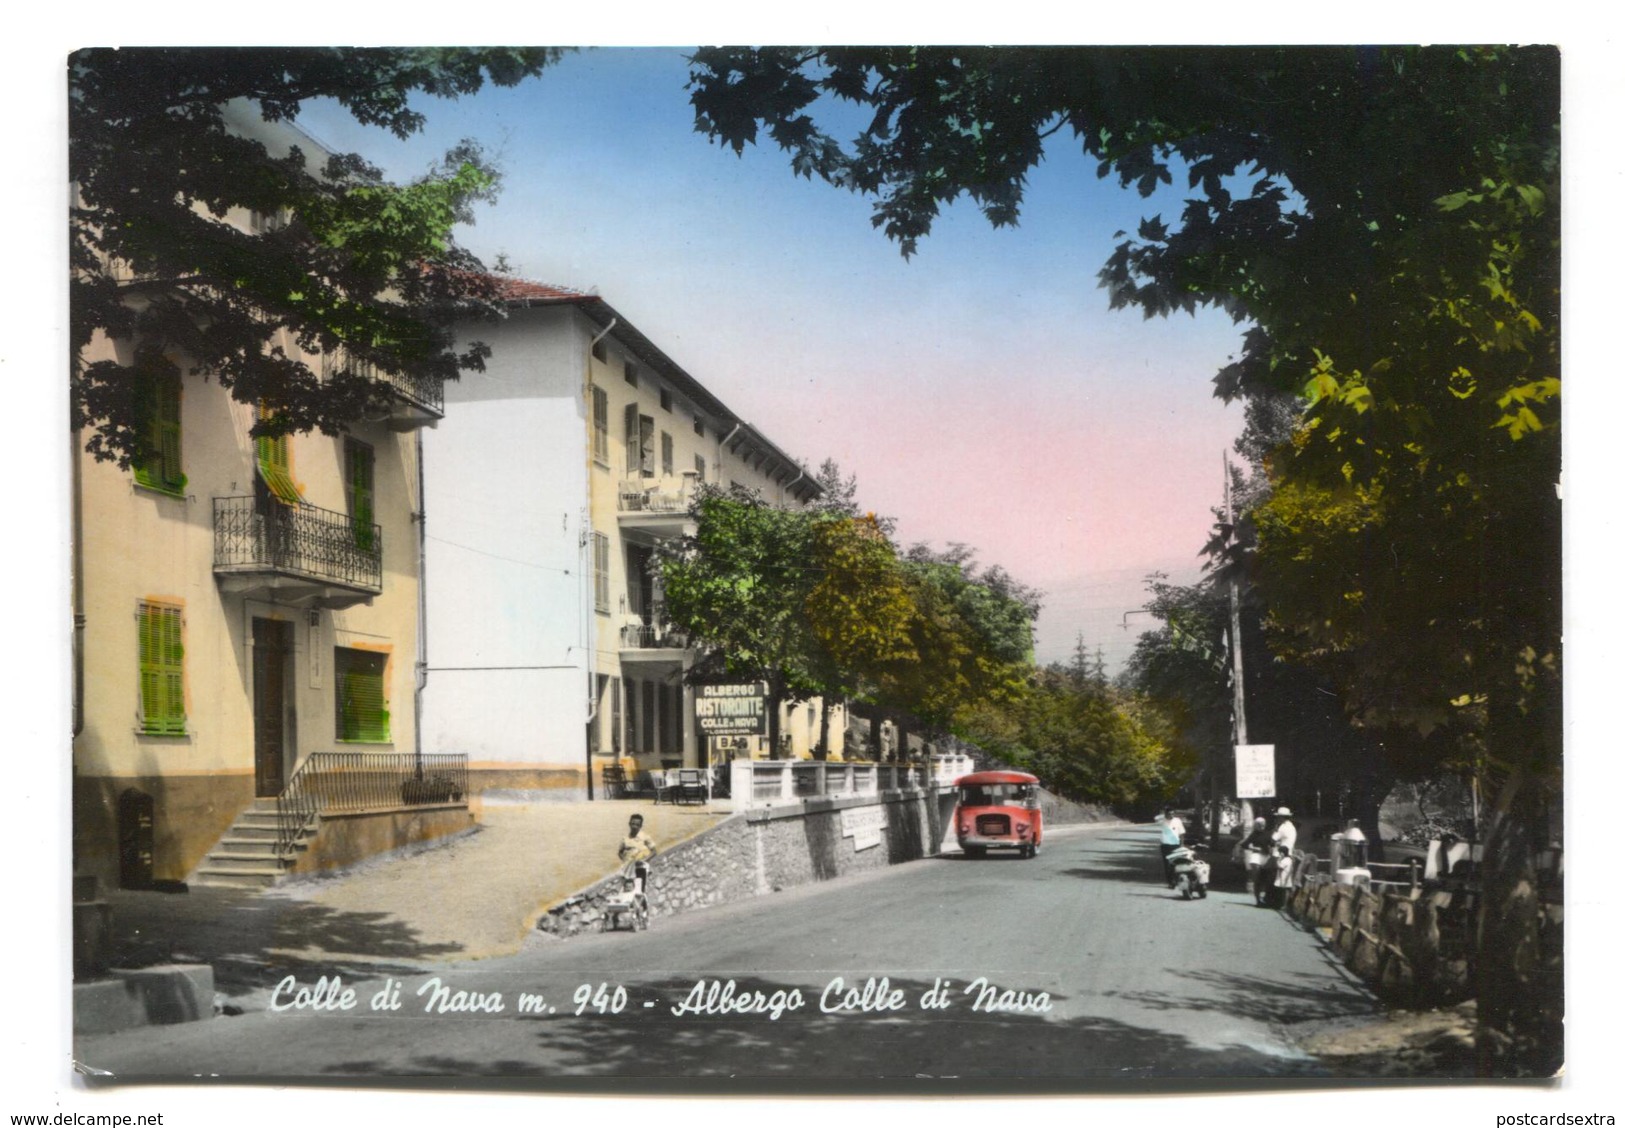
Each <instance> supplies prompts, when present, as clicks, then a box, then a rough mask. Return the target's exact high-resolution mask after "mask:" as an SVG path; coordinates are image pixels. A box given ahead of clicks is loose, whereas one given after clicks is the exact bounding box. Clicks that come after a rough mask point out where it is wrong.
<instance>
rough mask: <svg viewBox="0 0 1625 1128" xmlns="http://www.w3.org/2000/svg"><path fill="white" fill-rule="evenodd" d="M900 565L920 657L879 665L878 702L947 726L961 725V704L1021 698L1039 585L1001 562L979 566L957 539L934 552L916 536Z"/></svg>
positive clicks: (940, 728) (935, 728)
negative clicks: (1025, 581) (1027, 581)
mask: <svg viewBox="0 0 1625 1128" xmlns="http://www.w3.org/2000/svg"><path fill="white" fill-rule="evenodd" d="M902 572H903V582H904V583H905V584H906V586H907V589H908V591H909V594H910V599H911V601H912V603H913V615H912V617H911V620H910V624H909V628H908V631H909V636H910V638H911V640H912V644H913V650H914V652H915V654H916V655H918V658H917V660H915V661H905V662H896V663H891V664H889V665H887V666H884V667H883V668H881V669H880V670H878V671H877V675H878V676H877V678H876V680H877V682H878V686H877V691H876V694H875V697H876V700H877V702H878V703H879V704H881V705H882V706H883V707H886V708H889V709H892V710H896V711H900V712H901V713H903V714H906V715H907V716H909V717H912V718H914V719H915V720H917V721H919V722H920V723H922V724H923V725H924V726H925V727H926V728H927V729H928V730H930V731H932V732H938V733H945V732H952V731H955V729H956V728H962V725H961V724H960V722H961V720H962V718H963V716H964V714H965V712H966V711H967V710H970V709H974V708H976V707H978V706H981V705H984V704H992V705H998V704H1000V703H1007V702H1010V701H1013V700H1015V699H1016V698H1019V696H1020V695H1021V693H1022V692H1023V689H1024V687H1025V684H1026V681H1027V679H1028V676H1029V674H1030V672H1031V669H1032V657H1033V642H1032V624H1033V621H1034V620H1035V619H1036V618H1037V617H1038V608H1039V594H1038V592H1036V591H1035V590H1033V589H1032V588H1029V587H1027V586H1026V585H1024V584H1021V583H1020V582H1019V581H1017V580H1016V579H1015V578H1014V577H1012V576H1010V574H1009V573H1007V572H1006V571H1005V570H1004V569H1002V568H999V567H993V568H989V569H987V570H985V571H983V570H982V569H981V568H980V567H979V566H978V565H977V563H976V559H975V553H974V552H973V551H972V550H971V549H970V548H969V547H968V546H966V545H963V544H952V545H949V546H948V548H947V549H945V550H943V551H940V552H939V551H936V550H934V549H932V548H931V547H930V546H928V545H924V544H916V545H914V546H912V547H911V548H910V549H909V551H908V552H907V554H906V555H905V557H904V559H903V561H902Z"/></svg>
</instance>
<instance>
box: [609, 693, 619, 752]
mask: <svg viewBox="0 0 1625 1128" xmlns="http://www.w3.org/2000/svg"><path fill="white" fill-rule="evenodd" d="M609 747H610V750H611V751H612V752H614V753H615V755H617V756H619V755H620V754H621V679H620V678H614V679H612V680H611V681H610V683H609Z"/></svg>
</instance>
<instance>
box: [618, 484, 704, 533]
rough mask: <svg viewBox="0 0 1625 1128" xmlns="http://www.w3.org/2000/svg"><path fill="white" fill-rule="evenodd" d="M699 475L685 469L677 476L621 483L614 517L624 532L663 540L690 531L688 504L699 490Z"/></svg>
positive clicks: (691, 525)
mask: <svg viewBox="0 0 1625 1128" xmlns="http://www.w3.org/2000/svg"><path fill="white" fill-rule="evenodd" d="M698 483H699V474H698V472H696V471H693V470H685V471H683V473H682V474H679V475H667V476H666V477H662V478H640V479H635V480H633V481H630V482H622V483H621V487H620V493H619V495H618V497H617V499H616V507H615V508H616V511H617V512H616V517H617V520H618V521H619V523H620V526H621V531H622V532H623V533H641V534H643V538H641V539H652V540H662V539H665V538H667V537H680V536H683V535H685V534H687V533H691V532H693V529H694V523H693V522H692V521H690V520H689V516H688V507H689V503H690V502H692V501H693V500H694V495H695V493H696V492H697V490H698Z"/></svg>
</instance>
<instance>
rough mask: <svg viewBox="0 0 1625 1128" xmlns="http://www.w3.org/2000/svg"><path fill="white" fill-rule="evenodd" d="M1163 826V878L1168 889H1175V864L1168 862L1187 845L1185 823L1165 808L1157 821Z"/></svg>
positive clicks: (1170, 808) (1172, 810) (1169, 808)
mask: <svg viewBox="0 0 1625 1128" xmlns="http://www.w3.org/2000/svg"><path fill="white" fill-rule="evenodd" d="M1157 821H1158V822H1160V823H1161V824H1162V876H1163V877H1164V878H1165V879H1166V880H1167V882H1168V888H1169V889H1172V888H1173V887H1174V864H1173V863H1172V862H1170V861H1169V860H1168V855H1169V854H1172V853H1173V852H1174V851H1175V850H1177V849H1179V848H1180V846H1182V845H1184V843H1185V822H1184V820H1183V819H1181V818H1180V817H1179V816H1178V815H1176V814H1174V809H1173V808H1172V807H1164V808H1163V809H1162V816H1161V817H1160V818H1159V819H1158V820H1157Z"/></svg>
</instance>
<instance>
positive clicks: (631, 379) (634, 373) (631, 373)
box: [626, 360, 638, 388]
mask: <svg viewBox="0 0 1625 1128" xmlns="http://www.w3.org/2000/svg"><path fill="white" fill-rule="evenodd" d="M626 382H627V383H628V384H631V385H632V386H633V387H634V388H635V387H637V386H638V366H637V365H635V364H633V363H632V362H631V361H630V360H629V361H627V362H626Z"/></svg>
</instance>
